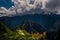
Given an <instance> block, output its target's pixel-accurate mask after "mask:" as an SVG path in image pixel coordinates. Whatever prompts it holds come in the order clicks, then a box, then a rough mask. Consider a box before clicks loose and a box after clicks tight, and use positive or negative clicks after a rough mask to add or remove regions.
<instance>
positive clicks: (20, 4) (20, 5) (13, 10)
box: [0, 0, 49, 17]
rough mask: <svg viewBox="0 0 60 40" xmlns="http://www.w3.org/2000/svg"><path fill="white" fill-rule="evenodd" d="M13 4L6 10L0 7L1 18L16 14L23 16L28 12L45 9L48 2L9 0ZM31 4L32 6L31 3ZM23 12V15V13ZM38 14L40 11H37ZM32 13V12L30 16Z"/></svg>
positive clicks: (40, 0)
mask: <svg viewBox="0 0 60 40" xmlns="http://www.w3.org/2000/svg"><path fill="white" fill-rule="evenodd" d="M11 1H12V2H14V6H12V7H10V8H9V9H6V8H4V7H0V17H1V16H9V15H16V14H20V15H21V14H22V15H23V14H25V13H26V12H27V11H28V14H30V13H29V11H31V10H32V9H33V10H36V9H37V8H39V9H45V8H46V2H49V0H11ZM31 2H33V4H32V3H31ZM24 12H25V13H24ZM39 12H40V11H39ZM33 13H34V11H33V12H32V14H33Z"/></svg>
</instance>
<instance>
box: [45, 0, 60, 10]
mask: <svg viewBox="0 0 60 40" xmlns="http://www.w3.org/2000/svg"><path fill="white" fill-rule="evenodd" d="M58 7H60V0H49V2H48V3H46V8H49V9H55V8H58Z"/></svg>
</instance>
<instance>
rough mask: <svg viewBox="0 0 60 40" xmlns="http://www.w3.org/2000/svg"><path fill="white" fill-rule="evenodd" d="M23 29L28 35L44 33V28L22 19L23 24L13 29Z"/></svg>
mask: <svg viewBox="0 0 60 40" xmlns="http://www.w3.org/2000/svg"><path fill="white" fill-rule="evenodd" d="M18 28H20V29H23V30H25V31H27V32H28V33H34V32H39V33H42V32H44V31H46V28H45V27H44V26H42V25H40V24H38V23H34V22H32V21H30V20H29V19H24V20H23V22H22V23H21V24H20V25H18V26H16V27H15V29H13V30H16V29H18Z"/></svg>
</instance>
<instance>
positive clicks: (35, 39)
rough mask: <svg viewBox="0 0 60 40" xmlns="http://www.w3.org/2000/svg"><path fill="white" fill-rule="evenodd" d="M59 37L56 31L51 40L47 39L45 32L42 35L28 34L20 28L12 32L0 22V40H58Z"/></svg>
mask: <svg viewBox="0 0 60 40" xmlns="http://www.w3.org/2000/svg"><path fill="white" fill-rule="evenodd" d="M17 27H18V26H17ZM59 35H60V34H59V31H58V32H57V33H56V35H55V36H54V37H53V39H49V38H47V32H43V33H42V34H40V33H39V32H35V33H33V32H32V33H29V32H27V31H26V30H24V29H21V28H20V27H18V28H16V29H15V30H14V31H13V30H11V29H9V28H8V27H7V26H6V25H4V24H3V23H2V22H0V40H58V39H59V38H60V36H59Z"/></svg>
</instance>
